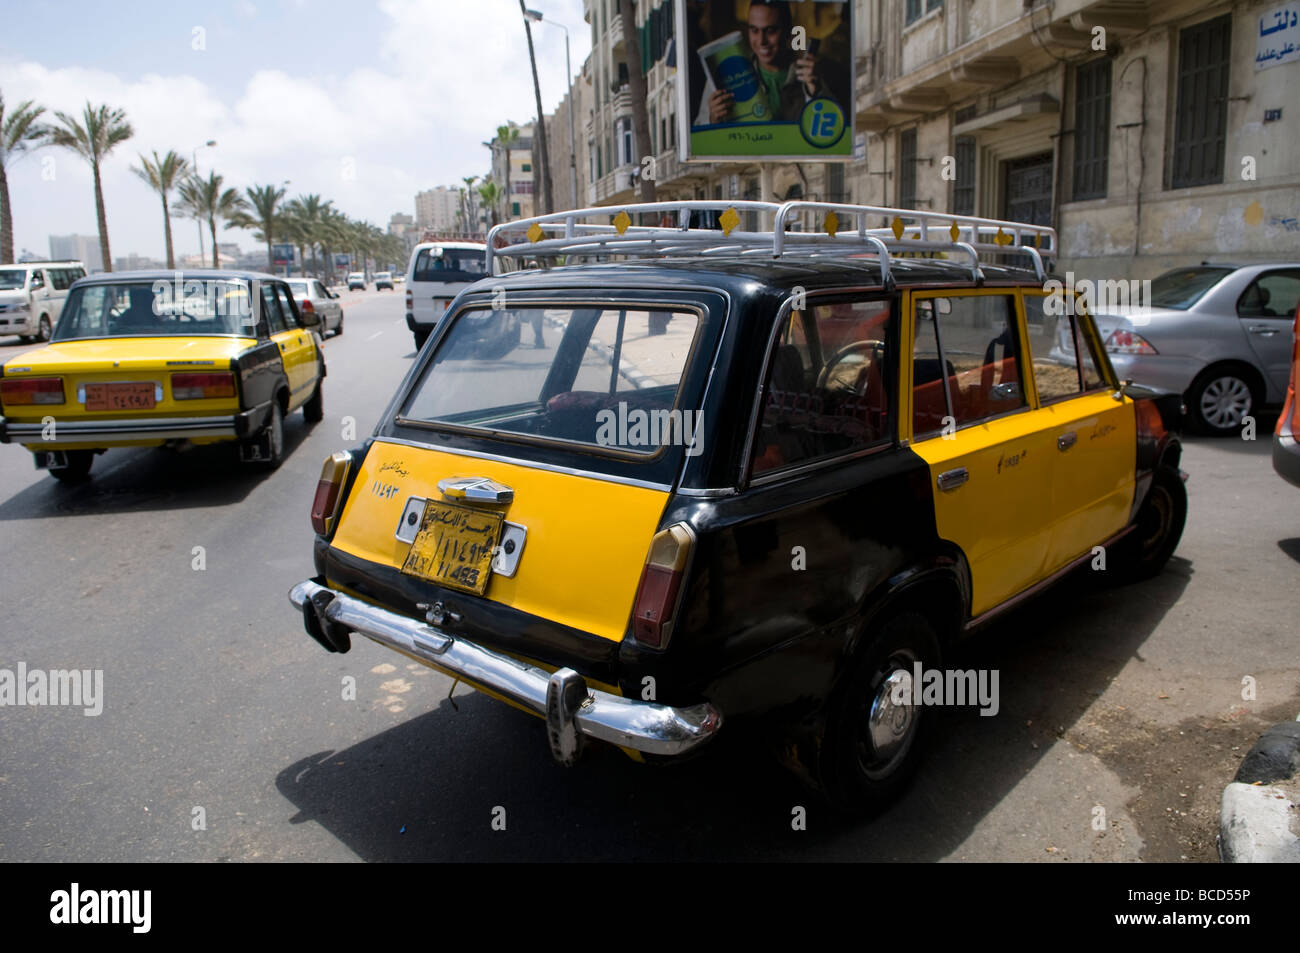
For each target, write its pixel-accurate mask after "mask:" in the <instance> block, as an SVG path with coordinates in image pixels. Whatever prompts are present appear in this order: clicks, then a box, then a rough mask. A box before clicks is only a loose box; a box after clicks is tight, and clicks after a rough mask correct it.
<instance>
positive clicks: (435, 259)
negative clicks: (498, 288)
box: [411, 248, 487, 282]
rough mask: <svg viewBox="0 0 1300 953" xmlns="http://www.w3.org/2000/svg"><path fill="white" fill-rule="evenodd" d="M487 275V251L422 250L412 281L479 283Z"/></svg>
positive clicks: (467, 249) (468, 249)
mask: <svg viewBox="0 0 1300 953" xmlns="http://www.w3.org/2000/svg"><path fill="white" fill-rule="evenodd" d="M486 274H487V251H486V249H485V250H484V251H479V250H477V249H473V248H422V249H420V254H419V255H417V256H416V259H415V273H414V274H412V275H411V280H412V281H443V282H451V281H477V280H478V279H479V278H482V277H483V276H484V275H486Z"/></svg>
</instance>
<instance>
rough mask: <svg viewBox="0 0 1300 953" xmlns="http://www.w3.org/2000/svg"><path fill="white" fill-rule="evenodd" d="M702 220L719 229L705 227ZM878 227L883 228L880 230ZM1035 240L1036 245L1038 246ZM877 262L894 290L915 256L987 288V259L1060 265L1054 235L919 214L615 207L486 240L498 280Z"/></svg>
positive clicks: (527, 223)
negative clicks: (645, 263) (960, 269)
mask: <svg viewBox="0 0 1300 953" xmlns="http://www.w3.org/2000/svg"><path fill="white" fill-rule="evenodd" d="M742 213H755V214H757V215H758V216H760V224H763V223H766V227H765V228H760V229H759V230H756V231H744V230H741V229H740V227H739V226H740V225H741V224H742V221H743V220H742V218H741V215H742ZM801 213H811V214H812V216H813V217H814V218H815V219H816V221H817V227H818V228H819V229H820V231H815V232H805V231H800V230H795V229H794V227H793V226H795V225H796V224H802V223H801V222H800V221H799V217H800V216H801ZM647 214H648V215H655V216H658V217H660V219H663V218H665V217H670V218H671V219H672V220H674V221H675V222H676V223H677V224H670V225H634V224H633V218H632V217H633V216H634V215H647ZM704 215H714V216H717V222H718V227H717V228H703V227H698V226H697V222H698V221H699V220H700V219H701V218H702V217H703V216H704ZM871 220H878V221H882V222H885V223H886V224H884V225H879V226H873V225H872V224H871ZM1031 240H1032V244H1031ZM864 253H865V254H874V255H876V256H877V257H878V258H879V261H880V271H881V278H882V280H883V282H884V283H885V284H892V282H893V276H892V272H891V268H890V265H891V260H892V259H893V258H895V257H899V256H904V255H916V254H926V253H930V254H940V255H948V254H960V255H962V256H963V257H965V258H967V259H969V262H970V270H971V277H972V279H973V280H974V281H975V282H976V283H980V282H982V281H983V280H984V272H983V269H982V268H981V267H980V255H981V254H986V255H1009V254H1019V255H1025V256H1027V257H1028V258H1029V259H1030V261H1031V262H1032V263H1033V267H1034V272H1035V273H1036V274H1037V276H1038V279H1039V280H1040V281H1043V280H1046V277H1047V267H1048V265H1049V264H1050V263H1051V262H1053V261H1054V260H1055V259H1056V230H1055V229H1052V228H1047V227H1045V226H1042V225H1032V224H1029V223H1027V222H1010V221H1004V220H1001V219H993V218H977V217H975V216H973V215H951V214H948V213H946V212H923V211H917V210H915V209H897V208H885V207H881V206H873V205H844V204H839V203H831V202H800V201H794V202H786V203H784V204H777V203H775V202H741V201H737V202H724V201H698V200H696V201H683V202H648V203H640V204H632V205H621V206H620V205H609V206H603V207H599V208H584V209H575V210H573V211H568V212H555V213H553V214H551V215H539V216H536V217H533V218H525V219H520V220H518V221H514V222H505V223H503V224H501V225H495V226H493V228H492V229H491V231H489V232H488V236H487V270H488V273H489V274H499V273H501V272H500V271H498V268H497V262H498V260H499V259H503V258H513V259H520V260H524V261H526V260H528V259H535V260H537V261H540V262H545V261H550V260H554V259H556V258H561V257H566V258H567V257H569V256H593V257H606V256H615V255H621V256H626V257H636V258H665V257H702V256H707V257H720V256H744V257H767V256H770V257H771V258H773V259H779V258H845V257H848V256H851V255H852V256H860V255H862V254H864Z"/></svg>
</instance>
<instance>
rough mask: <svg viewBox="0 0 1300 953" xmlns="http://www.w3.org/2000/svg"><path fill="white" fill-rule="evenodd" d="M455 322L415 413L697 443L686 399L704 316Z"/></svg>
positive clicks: (441, 419)
mask: <svg viewBox="0 0 1300 953" xmlns="http://www.w3.org/2000/svg"><path fill="white" fill-rule="evenodd" d="M454 320H455V323H454V324H452V326H451V327H450V329H449V330H448V331H447V334H446V336H445V337H444V338H443V339H442V341H441V342H440V343H439V345H438V351H437V354H436V355H435V356H434V358H433V361H432V362H431V363H430V365H429V366H428V367H427V368H426V369H425V371H424V374H423V375H422V376H421V378H420V380H419V382H418V383H417V384H416V386H415V388H414V390H413V391H412V394H411V396H410V398H409V399H408V401H407V403H406V409H405V411H404V412H403V416H404V417H405V418H407V419H409V420H416V421H425V422H430V423H438V424H446V425H451V426H454V427H465V428H472V429H475V430H489V431H493V432H496V433H504V434H520V435H526V436H531V437H538V438H544V439H550V440H562V441H568V442H575V443H580V444H584V445H588V446H595V447H604V448H609V449H611V450H623V451H628V452H631V453H636V454H644V455H647V456H653V455H655V454H656V453H657V452H658V450H659V449H660V447H662V446H665V445H668V444H674V445H681V446H689V445H690V444H691V441H692V440H693V438H694V427H693V424H694V422H695V418H696V415H695V414H693V413H691V412H690V410H689V409H685V411H686V412H685V413H683V410H684V409H683V408H681V407H678V406H677V402H678V396H679V390H680V386H681V381H682V377H683V376H684V374H685V373H686V369H687V366H688V364H689V360H690V356H691V354H692V351H693V347H694V343H695V338H696V331H697V330H698V327H699V323H700V322H699V316H698V315H696V314H694V313H691V312H681V311H624V310H616V309H602V308H547V309H543V308H516V309H509V310H503V309H497V310H494V309H489V308H475V309H471V310H466V311H462V312H460V314H458V315H457V316H456V318H455V319H454ZM688 452H689V451H688ZM697 452H698V451H697Z"/></svg>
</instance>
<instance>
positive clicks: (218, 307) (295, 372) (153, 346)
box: [0, 271, 325, 480]
mask: <svg viewBox="0 0 1300 953" xmlns="http://www.w3.org/2000/svg"><path fill="white" fill-rule="evenodd" d="M318 328H319V323H318V319H317V318H315V316H314V315H302V314H300V313H299V311H298V308H297V305H296V304H295V303H294V299H293V295H292V294H291V292H290V290H289V287H288V285H286V284H285V282H284V281H283V280H282V279H279V278H276V277H274V276H272V275H264V274H258V273H255V272H236V271H186V272H161V271H160V272H153V271H148V272H146V271H136V272H116V273H108V274H99V275H94V276H91V277H89V278H82V279H81V280H79V281H77V282H75V283H74V284H73V285H72V287H71V289H70V290H69V293H68V299H67V302H66V303H65V305H64V308H63V313H62V315H61V316H60V318H59V322H58V326H57V327H56V328H55V330H54V334H53V337H52V339H51V341H50V343H49V345H48V346H46V347H42V348H40V349H38V350H34V351H29V352H27V353H25V354H22V355H19V356H18V357H15V358H12V359H10V360H9V361H8V362H6V363H5V364H4V366H3V368H0V415H2V416H0V443H19V444H22V445H24V446H25V447H27V449H29V450H31V451H32V453H33V454H34V456H35V459H36V466H37V467H38V468H44V469H48V470H49V472H50V473H51V474H52V475H53V476H55V477H57V478H58V479H60V480H79V479H84V478H85V477H86V475H87V474H88V473H89V471H90V466H91V463H92V462H93V460H94V457H95V454H97V453H103V452H104V451H105V450H107V449H109V448H111V447H158V446H171V447H178V446H181V445H183V444H186V443H189V444H209V443H219V442H223V441H232V442H237V443H238V444H239V449H240V455H241V458H242V459H244V460H245V461H248V462H251V463H255V464H257V465H259V466H264V467H268V468H269V467H275V466H277V465H278V464H279V463H280V460H281V458H282V457H283V454H284V431H283V427H284V417H285V415H286V414H289V413H291V412H293V411H294V410H297V409H298V408H301V409H302V412H303V415H304V417H305V418H306V419H307V420H308V421H310V422H316V421H319V420H320V419H321V418H322V416H323V414H324V395H323V392H322V382H323V379H324V377H325V357H324V354H323V353H322V351H321V342H320V337H319V335H318V333H317V331H318Z"/></svg>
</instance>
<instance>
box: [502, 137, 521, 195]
mask: <svg viewBox="0 0 1300 953" xmlns="http://www.w3.org/2000/svg"><path fill="white" fill-rule="evenodd" d="M518 141H519V127H518V126H516V125H514V124H513V123H507V124H506V125H504V126H497V142H499V143H501V148H503V149H504V150H505V151H506V188H505V191H504V192H503V193H501V194H502V196H503V197H504V198H505V200H506V201H507V202H508V201H510V152H511V150H512V149H513V147H514V145H515V143H517V142H518Z"/></svg>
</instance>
